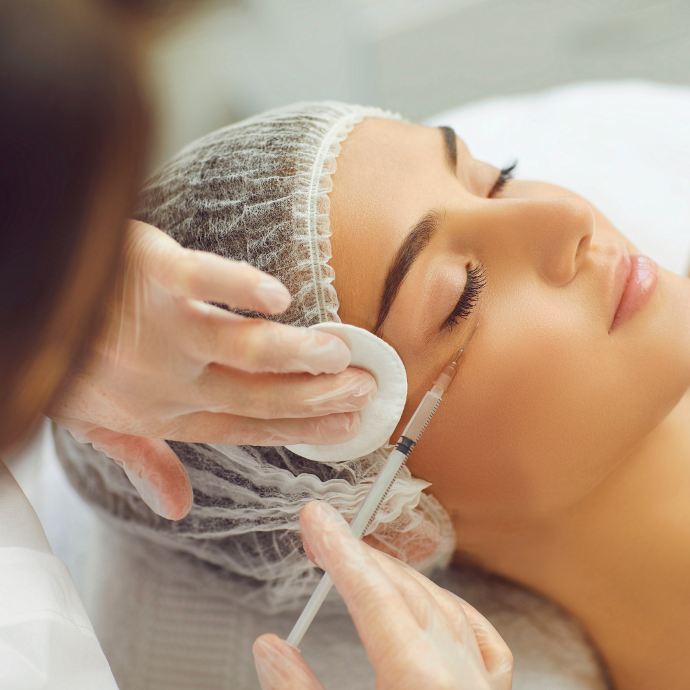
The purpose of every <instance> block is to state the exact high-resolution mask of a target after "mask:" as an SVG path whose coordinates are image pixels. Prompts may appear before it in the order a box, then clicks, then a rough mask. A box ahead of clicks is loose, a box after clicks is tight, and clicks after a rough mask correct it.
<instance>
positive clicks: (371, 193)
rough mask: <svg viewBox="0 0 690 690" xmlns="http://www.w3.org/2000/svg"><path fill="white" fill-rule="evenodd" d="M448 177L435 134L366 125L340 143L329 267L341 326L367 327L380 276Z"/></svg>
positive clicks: (392, 124) (400, 125)
mask: <svg viewBox="0 0 690 690" xmlns="http://www.w3.org/2000/svg"><path fill="white" fill-rule="evenodd" d="M449 177H450V176H449V173H448V167H447V163H446V151H445V145H444V140H443V136H442V133H441V132H440V130H438V129H437V128H433V129H432V128H429V127H422V126H420V125H414V124H409V123H405V122H398V121H395V120H375V119H370V120H365V121H364V122H362V123H360V124H359V125H357V126H356V127H355V128H354V130H353V131H352V132H351V133H350V135H349V136H348V137H347V139H346V140H345V141H344V142H343V145H342V151H341V153H340V155H339V156H338V159H337V167H336V172H335V173H334V174H333V190H332V192H331V194H330V200H331V210H330V224H331V233H332V234H331V249H332V253H333V258H332V259H331V261H330V264H331V265H332V266H333V269H334V270H335V281H334V287H335V289H336V292H337V293H338V298H339V300H340V312H339V313H340V317H341V319H343V321H345V322H346V323H352V324H354V325H356V326H360V327H361V328H366V329H368V330H372V329H373V327H374V325H375V321H376V311H377V309H378V299H379V297H380V295H381V292H382V290H383V281H384V278H385V271H386V269H387V268H388V266H389V265H390V263H391V261H392V259H393V257H394V255H395V252H396V251H397V249H398V247H399V246H400V244H401V242H402V241H403V239H404V237H405V236H406V234H407V232H408V231H409V229H410V228H411V227H412V226H413V225H414V224H415V223H416V222H417V221H418V220H419V219H420V218H421V217H422V216H424V215H425V214H426V213H428V211H429V209H430V208H432V207H433V206H434V204H435V203H436V201H438V200H440V199H442V198H443V189H444V186H445V187H447V186H448V180H449Z"/></svg>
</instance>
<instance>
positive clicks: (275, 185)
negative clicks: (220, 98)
mask: <svg viewBox="0 0 690 690" xmlns="http://www.w3.org/2000/svg"><path fill="white" fill-rule="evenodd" d="M364 118H393V119H397V116H396V115H393V114H392V113H388V112H384V111H381V110H379V109H376V108H363V107H358V106H349V105H344V104H340V103H331V102H327V103H307V104H298V105H295V106H291V107H287V108H280V109H276V110H272V111H269V112H267V113H264V114H262V115H259V116H257V117H253V118H251V119H248V120H245V121H243V122H240V123H238V124H235V125H232V126H230V127H226V128H224V129H221V130H219V131H217V132H214V133H212V134H210V135H208V136H206V137H204V138H202V139H200V140H198V141H196V142H194V143H193V144H191V145H190V146H188V147H187V148H185V149H183V150H182V151H181V152H180V153H179V154H178V155H177V156H176V157H175V158H174V159H173V160H172V161H170V162H169V163H168V164H167V165H165V166H164V167H163V168H162V169H161V170H160V171H159V172H158V173H157V174H156V175H155V176H154V177H153V179H152V180H151V181H150V182H149V183H148V184H147V186H146V187H145V189H144V192H143V194H142V198H141V203H140V206H139V211H138V217H139V218H140V219H141V220H144V221H146V222H148V223H151V224H152V225H155V226H156V227H158V228H160V229H161V230H164V231H165V232H167V233H168V234H169V235H171V236H172V237H174V238H175V239H176V240H177V241H178V242H180V243H181V244H182V245H184V246H185V247H189V248H192V249H202V250H206V251H211V252H215V253H216V254H220V255H221V256H224V257H228V258H231V259H236V260H244V261H247V262H249V263H251V264H252V265H254V266H256V267H257V268H260V269H261V270H263V271H265V272H267V273H269V274H271V275H273V276H275V277H276V278H278V279H280V280H281V281H282V282H283V283H284V284H285V285H286V286H287V288H288V289H289V290H290V293H291V294H292V296H293V300H292V304H291V306H290V308H289V309H288V310H287V311H286V312H285V313H283V314H280V315H278V316H271V317H265V316H264V317H263V318H272V319H275V320H278V321H281V322H283V323H287V324H293V325H300V326H309V325H311V324H314V323H319V322H323V321H339V320H340V319H339V317H338V298H337V295H336V293H335V289H334V288H333V286H332V284H331V283H332V281H333V277H334V272H333V269H332V268H331V267H330V266H329V265H328V261H329V259H330V258H331V248H330V241H329V236H330V230H329V219H328V215H329V198H328V193H329V192H330V191H331V188H332V182H331V175H332V173H333V172H334V171H335V168H336V158H337V156H338V154H339V152H340V144H341V142H342V141H343V140H344V139H345V138H346V137H347V135H348V133H349V132H350V131H351V130H352V128H353V127H354V126H355V125H356V124H357V123H359V122H361V121H362V120H363V119H364ZM255 316H259V315H258V314H257V315H255ZM55 435H56V441H57V449H58V456H59V458H60V460H61V462H62V464H63V466H64V467H65V470H66V472H67V475H68V477H69V478H70V481H71V482H72V484H73V485H74V486H75V488H76V489H77V490H78V491H79V493H80V494H81V495H82V496H83V497H84V498H85V499H86V500H87V501H88V502H89V503H91V504H92V505H94V506H95V507H96V508H97V509H98V510H99V512H101V513H102V514H103V515H105V516H106V517H107V518H108V519H109V520H111V521H112V522H113V523H114V524H115V525H116V527H117V528H118V529H120V530H122V531H124V532H126V533H128V534H130V535H132V536H136V537H137V539H133V540H132V541H133V543H134V542H138V543H139V544H140V545H141V544H143V545H144V549H143V551H144V552H146V553H148V554H149V555H150V557H151V559H152V560H154V561H155V562H156V563H157V564H159V566H160V567H169V565H168V564H167V563H166V560H167V561H169V560H170V558H171V557H173V556H172V554H170V551H173V552H175V558H176V567H177V568H178V569H179V570H180V572H181V573H182V572H183V571H185V572H187V571H188V570H189V568H192V569H193V571H194V572H193V574H190V575H189V576H190V577H194V578H196V579H197V580H198V581H199V582H200V583H202V582H203V586H204V587H208V586H213V584H214V583H215V584H218V583H220V584H221V586H222V588H223V591H224V593H225V594H226V595H229V596H231V597H233V598H236V599H237V600H239V601H242V603H244V604H247V605H250V606H254V607H256V608H259V609H261V610H263V611H266V612H280V611H285V610H290V609H297V608H299V607H301V606H302V605H303V604H304V601H305V599H306V597H308V596H309V595H310V594H311V592H312V591H313V589H314V587H315V586H316V584H317V582H318V580H319V579H320V578H321V571H320V570H319V569H318V568H316V566H314V565H313V564H312V563H311V561H309V560H308V559H307V558H306V556H305V555H304V551H303V549H302V541H301V537H300V533H299V513H300V510H301V509H302V507H303V506H304V505H305V504H306V503H307V502H309V501H311V500H314V499H321V500H324V501H327V502H328V503H330V504H332V505H333V506H335V507H336V508H337V509H338V510H339V511H340V512H341V513H342V514H343V515H344V516H345V517H346V518H347V519H352V518H353V517H354V515H355V513H356V512H357V508H358V506H359V504H360V503H361V502H362V500H363V499H364V496H365V495H366V493H367V492H368V490H369V488H370V487H371V484H372V483H373V481H374V479H375V477H376V475H377V474H378V472H379V470H380V468H381V466H382V464H383V462H384V461H385V459H386V457H387V451H386V450H385V449H379V450H378V451H375V452H374V453H372V454H370V455H368V456H366V457H363V458H359V459H357V460H353V461H348V462H340V463H320V462H314V461H311V460H306V459H304V458H302V457H300V456H298V455H296V454H294V453H292V452H291V451H289V450H287V449H286V448H281V447H278V448H268V447H253V446H217V445H204V444H189V443H170V445H171V447H172V448H173V450H174V451H175V452H176V453H177V455H178V457H179V458H180V460H181V461H182V462H183V463H184V465H185V467H186V469H187V471H188V473H189V476H190V479H191V482H192V486H193V489H194V505H193V506H192V509H191V511H190V513H189V515H187V517H186V518H184V519H183V520H180V521H179V522H170V521H168V520H165V519H163V518H161V517H159V516H158V515H156V514H154V513H153V512H152V511H151V510H150V509H149V508H148V507H147V506H146V505H145V504H144V502H143V501H142V500H141V498H140V497H139V495H138V494H137V493H136V491H135V489H134V487H133V486H132V485H131V484H130V483H129V480H128V479H127V477H126V475H125V473H124V471H123V470H122V469H121V468H120V467H119V466H117V465H116V464H115V463H114V462H112V461H111V460H109V459H108V458H107V457H106V456H105V455H103V454H102V453H100V452H99V451H96V450H94V449H93V448H92V447H91V446H89V445H82V444H79V443H78V442H76V441H75V440H74V439H73V438H72V437H71V436H70V435H69V433H68V432H66V431H64V430H62V429H56V432H55ZM428 486H429V484H428V483H427V482H424V481H422V480H420V479H416V478H414V477H412V476H411V474H410V472H409V470H407V469H406V468H403V470H402V472H401V473H400V475H399V478H398V480H397V481H396V482H395V485H394V486H393V488H392V490H391V491H390V492H389V494H388V496H387V497H386V500H385V503H384V504H383V506H382V508H381V510H380V511H379V512H378V513H377V515H376V519H375V520H374V522H373V523H372V525H371V527H370V529H369V530H368V534H369V536H368V541H369V542H370V543H372V544H373V545H375V546H377V547H378V548H380V549H381V550H383V551H386V552H387V553H390V554H392V555H394V556H396V557H398V558H400V559H401V560H403V561H405V562H408V563H410V564H412V565H413V566H415V567H417V568H418V569H420V570H423V571H425V572H428V571H429V570H431V569H433V568H434V567H437V566H439V565H445V564H446V563H447V562H448V559H449V558H450V555H451V553H452V550H453V548H454V534H453V529H452V526H451V523H450V519H449V517H448V515H447V514H446V512H445V511H444V510H443V508H442V507H441V506H440V504H439V503H438V501H436V499H434V498H433V497H432V496H429V495H427V494H424V493H423V489H425V488H426V487H428ZM163 554H170V558H167V559H166V558H165V557H164V556H163ZM228 580H230V581H232V583H233V584H232V586H228ZM200 586H201V585H200Z"/></svg>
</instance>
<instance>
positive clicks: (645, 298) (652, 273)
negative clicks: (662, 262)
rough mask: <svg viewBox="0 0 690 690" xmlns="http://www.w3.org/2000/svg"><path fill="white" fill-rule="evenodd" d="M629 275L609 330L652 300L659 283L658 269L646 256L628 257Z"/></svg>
mask: <svg viewBox="0 0 690 690" xmlns="http://www.w3.org/2000/svg"><path fill="white" fill-rule="evenodd" d="M630 263H631V266H630V274H629V275H628V282H627V283H626V284H625V289H624V290H623V295H622V297H621V301H620V302H619V304H618V309H617V310H616V314H615V316H614V317H613V324H612V325H611V330H613V329H614V328H619V327H620V326H622V325H623V324H624V323H627V322H628V321H630V319H632V318H633V317H634V316H635V315H636V314H639V313H640V312H641V311H642V310H643V309H644V308H645V306H646V305H647V302H649V300H650V299H651V298H652V295H653V294H654V291H655V290H656V286H657V283H658V282H659V267H658V266H657V265H656V264H655V263H654V262H653V261H652V260H651V259H650V258H648V257H646V256H631V257H630Z"/></svg>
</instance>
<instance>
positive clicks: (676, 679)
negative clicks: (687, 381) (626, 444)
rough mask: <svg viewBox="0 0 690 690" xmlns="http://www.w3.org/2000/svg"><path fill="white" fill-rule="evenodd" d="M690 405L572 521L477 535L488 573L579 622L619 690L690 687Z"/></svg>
mask: <svg viewBox="0 0 690 690" xmlns="http://www.w3.org/2000/svg"><path fill="white" fill-rule="evenodd" d="M688 422H690V396H688V395H686V396H685V398H683V399H682V400H681V402H680V403H679V404H678V405H677V406H676V408H675V409H674V410H673V412H672V413H671V414H670V415H669V416H668V417H667V418H666V419H665V420H664V422H663V423H662V424H661V425H660V426H659V427H657V428H656V429H655V430H654V432H653V433H652V434H650V436H649V437H648V438H647V439H645V441H644V442H643V444H642V445H641V446H640V447H639V448H637V449H636V450H635V451H634V452H633V453H632V454H631V456H629V457H628V458H627V459H626V460H625V461H624V462H623V463H621V464H620V465H619V466H618V467H617V468H616V469H615V470H614V471H613V472H612V473H611V475H609V477H607V479H606V480H605V481H604V482H603V483H602V484H601V485H600V486H599V487H598V488H597V489H596V491H594V492H593V493H592V494H590V495H589V496H588V497H587V498H586V499H585V500H583V501H581V502H580V503H578V504H577V505H576V506H574V507H572V508H570V509H569V510H568V511H567V512H565V513H563V514H559V515H558V516H555V517H551V518H549V519H547V520H541V521H539V522H535V523H530V524H527V525H525V524H521V525H520V526H519V527H517V526H514V527H512V528H507V529H506V528H505V526H501V529H500V530H498V529H492V530H489V529H486V530H483V531H482V533H478V532H477V531H472V533H471V534H469V533H468V532H467V530H466V528H465V527H464V526H458V534H459V535H460V536H459V544H461V545H462V544H480V545H481V546H480V547H479V548H471V549H469V550H470V551H471V552H473V553H474V554H476V555H477V557H478V558H479V560H480V561H481V562H482V563H483V564H485V566H486V567H487V568H488V569H490V570H492V571H494V572H498V573H500V574H501V575H504V576H506V577H508V578H511V579H513V580H515V581H517V582H519V583H521V584H523V585H525V586H527V587H529V588H531V589H534V590H536V591H538V592H540V593H542V594H543V595H545V596H546V597H548V598H549V599H551V600H553V601H555V602H556V603H557V604H559V605H560V606H561V607H562V608H564V609H565V610H567V611H568V612H570V613H571V614H572V615H573V616H574V617H575V618H576V619H577V620H578V621H579V622H580V623H581V624H582V625H583V627H584V629H585V631H586V632H587V633H588V634H589V636H590V638H591V639H592V641H593V643H594V645H595V646H596V648H597V649H598V650H599V653H600V654H601V656H602V658H603V660H604V663H605V664H606V666H607V668H608V671H609V673H610V674H611V677H612V680H613V682H614V686H615V687H616V689H617V690H656V689H657V688H664V689H665V690H676V689H678V690H680V689H681V688H683V689H684V690H685V689H687V688H688V687H690V668H688V665H687V662H686V658H687V650H688V649H690V626H688V624H687V621H688V620H690V594H689V592H690V586H689V585H688V583H689V582H690V501H689V500H688V497H690V424H689V423H688Z"/></svg>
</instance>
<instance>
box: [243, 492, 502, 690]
mask: <svg viewBox="0 0 690 690" xmlns="http://www.w3.org/2000/svg"><path fill="white" fill-rule="evenodd" d="M300 525H301V527H302V536H303V537H304V539H305V542H306V543H307V544H308V546H309V548H310V550H311V552H312V554H313V556H314V558H315V560H316V562H317V563H318V564H319V565H320V566H321V567H323V568H324V569H325V570H326V572H328V573H329V574H330V576H331V577H332V578H333V582H334V584H335V586H336V587H337V589H338V591H339V592H340V594H341V595H342V597H343V599H344V600H345V603H346V604H347V607H348V610H349V611H350V614H351V615H352V618H353V620H354V622H355V625H356V626H357V631H358V633H359V636H360V638H361V639H362V642H363V644H364V647H365V649H366V651H367V656H368V657H369V660H370V661H371V663H372V665H373V667H374V671H375V672H376V688H377V690H386V689H388V688H390V689H391V690H419V688H424V689H425V690H450V689H451V688H452V689H453V690H455V689H457V690H510V687H511V685H512V678H513V656H512V654H511V653H510V650H509V649H508V647H507V645H506V643H505V642H504V641H503V640H502V639H501V637H500V636H499V634H498V633H497V632H496V630H495V629H494V628H493V626H492V625H491V624H490V623H489V622H488V621H487V620H486V619H485V618H484V617H483V616H482V615H481V614H480V613H479V612H478V611H477V610H476V609H474V608H473V607H472V606H470V605H469V604H468V603H467V602H465V601H463V600H462V599H460V598H459V597H457V596H455V595H454V594H451V593H450V592H448V591H446V590H444V589H442V588H441V587H438V586H437V585H435V584H434V583H432V582H431V581H430V580H428V579H427V578H425V577H424V576H422V575H420V574H419V573H418V572H416V571H415V570H413V569H412V568H410V567H409V566H408V565H405V564H404V563H402V562H400V561H397V560H395V559H394V558H392V557H391V556H387V555H385V554H382V553H380V552H379V551H376V550H375V549H372V548H371V547H370V546H367V545H366V544H364V543H363V542H361V541H359V540H358V539H356V538H355V537H354V536H353V535H352V533H351V532H350V528H349V526H348V524H347V523H346V522H345V520H344V519H343V518H342V517H341V516H340V515H339V514H338V513H337V511H335V510H334V509H333V508H332V507H331V506H329V505H328V504H326V503H323V502H321V501H314V502H312V503H309V504H307V505H306V506H305V507H304V508H303V509H302V513H301V515H300ZM254 660H255V662H256V668H257V672H258V675H259V681H260V683H261V688H262V690H324V686H323V685H322V684H321V683H320V682H319V680H318V679H317V678H316V676H315V675H314V673H313V671H312V670H311V668H309V666H308V665H307V663H306V662H305V661H304V659H302V657H301V656H300V654H299V652H298V651H297V650H296V649H295V648H294V647H292V646H291V645H289V644H288V643H287V642H284V641H282V640H280V639H279V638H278V637H277V636H276V635H262V636H261V637H259V638H258V639H257V640H256V642H255V643H254Z"/></svg>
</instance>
